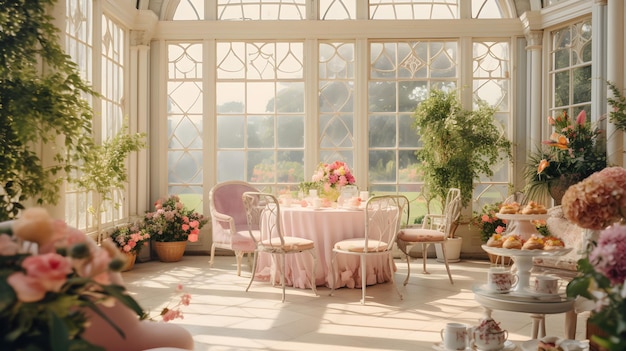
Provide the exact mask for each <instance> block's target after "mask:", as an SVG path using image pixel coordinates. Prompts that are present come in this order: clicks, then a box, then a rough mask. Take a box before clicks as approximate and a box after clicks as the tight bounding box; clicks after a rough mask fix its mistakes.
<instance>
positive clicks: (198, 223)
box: [144, 195, 208, 262]
mask: <svg viewBox="0 0 626 351" xmlns="http://www.w3.org/2000/svg"><path fill="white" fill-rule="evenodd" d="M154 209H155V211H154V212H148V213H146V216H145V218H144V225H145V228H146V230H147V231H148V233H150V236H151V238H152V241H153V242H154V248H155V251H156V253H157V255H158V257H159V259H160V260H161V261H163V262H176V261H179V260H180V259H181V258H182V257H183V254H184V253H185V247H186V246H187V241H191V242H196V241H198V235H199V234H200V229H201V228H202V227H203V226H204V225H205V224H206V223H207V222H208V219H207V218H205V217H204V216H203V215H202V214H200V213H198V212H195V211H194V210H191V209H188V208H187V207H186V206H185V205H184V204H183V203H182V202H181V201H180V198H179V197H178V195H171V196H169V197H167V198H161V199H159V200H157V201H156V203H155V204H154Z"/></svg>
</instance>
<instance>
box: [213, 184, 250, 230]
mask: <svg viewBox="0 0 626 351" xmlns="http://www.w3.org/2000/svg"><path fill="white" fill-rule="evenodd" d="M246 191H258V189H257V188H255V187H254V186H252V185H251V184H250V183H247V182H243V181H238V180H234V181H228V182H223V183H219V184H216V185H215V186H214V187H213V188H212V189H211V191H210V192H209V205H210V208H211V214H213V213H214V212H217V213H220V214H225V215H228V216H230V217H232V218H233V222H234V223H235V225H237V224H245V223H246V210H245V208H244V207H243V203H242V202H241V195H242V194H243V193H245V192H246Z"/></svg>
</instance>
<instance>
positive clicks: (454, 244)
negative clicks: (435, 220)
mask: <svg viewBox="0 0 626 351" xmlns="http://www.w3.org/2000/svg"><path fill="white" fill-rule="evenodd" d="M462 245H463V238H462V237H454V238H450V239H448V241H447V242H446V254H447V255H446V256H448V262H459V261H460V260H461V246H462ZM435 252H436V253H437V262H443V252H442V251H441V245H435Z"/></svg>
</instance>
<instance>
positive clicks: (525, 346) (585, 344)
mask: <svg viewBox="0 0 626 351" xmlns="http://www.w3.org/2000/svg"><path fill="white" fill-rule="evenodd" d="M559 343H563V344H567V345H568V346H569V345H572V346H578V348H579V349H580V350H583V351H588V350H589V341H587V340H585V341H580V340H571V339H559ZM538 347H539V339H533V340H528V341H524V342H523V343H522V351H537V348H538Z"/></svg>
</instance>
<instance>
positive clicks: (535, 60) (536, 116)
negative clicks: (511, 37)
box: [526, 30, 543, 152]
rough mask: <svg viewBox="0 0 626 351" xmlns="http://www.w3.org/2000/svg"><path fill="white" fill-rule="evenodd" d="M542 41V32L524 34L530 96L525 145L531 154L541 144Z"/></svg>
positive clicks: (534, 31)
mask: <svg viewBox="0 0 626 351" xmlns="http://www.w3.org/2000/svg"><path fill="white" fill-rule="evenodd" d="M542 39H543V31H538V30H533V31H530V32H528V33H526V41H527V42H528V45H527V46H526V50H527V51H528V53H529V56H530V60H529V70H528V71H529V78H530V83H529V84H528V86H529V87H530V94H528V99H529V102H528V105H529V106H530V108H529V109H528V125H529V126H530V128H529V132H530V135H529V137H530V138H529V139H530V140H529V143H528V144H527V148H528V149H527V151H528V152H532V151H533V149H534V148H536V147H537V145H539V144H540V143H541V126H542V122H543V118H542V116H543V113H542V110H541V103H542V99H541V96H542V94H541V92H542V90H541V87H542V84H541V77H542V75H541V73H542V71H543V68H542V64H541V49H542V45H541V41H542Z"/></svg>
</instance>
